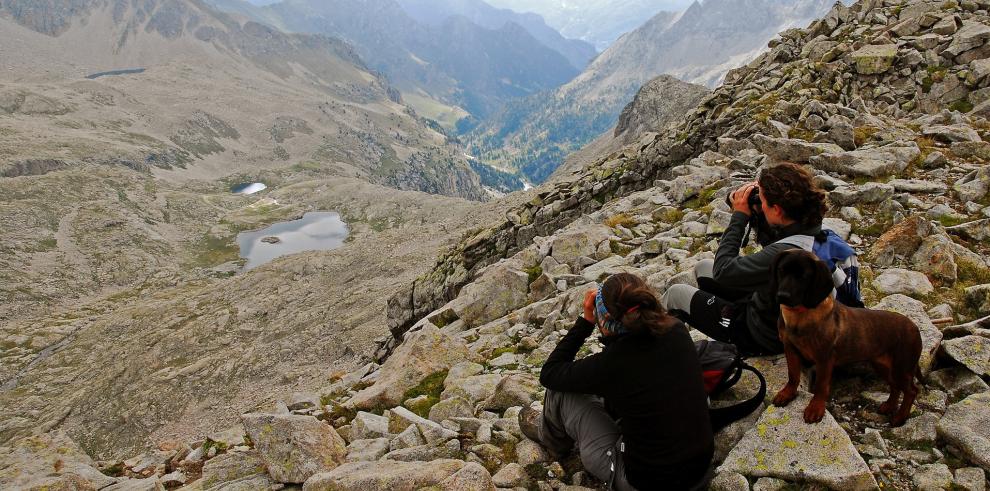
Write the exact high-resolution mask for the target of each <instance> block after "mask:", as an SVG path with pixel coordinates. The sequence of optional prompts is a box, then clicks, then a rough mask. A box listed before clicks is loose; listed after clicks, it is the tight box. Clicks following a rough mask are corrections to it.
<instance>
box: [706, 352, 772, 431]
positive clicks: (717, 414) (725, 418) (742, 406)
mask: <svg viewBox="0 0 990 491" xmlns="http://www.w3.org/2000/svg"><path fill="white" fill-rule="evenodd" d="M739 367H740V368H741V370H739V371H738V373H739V376H741V374H742V370H748V371H750V372H753V373H754V374H755V375H756V377H757V378H759V379H760V390H759V391H757V393H756V395H755V396H753V397H751V398H749V399H747V400H745V401H742V402H740V403H738V404H733V405H731V406H726V407H720V408H710V409H709V410H708V417H709V418H710V419H711V422H712V431H718V430H721V429H722V428H725V427H726V426H729V425H730V424H732V423H733V422H735V421H738V420H740V419H743V418H745V417H746V416H749V414H750V413H752V412H753V411H755V410H756V408H758V407H760V404H763V401H764V400H765V399H766V397H767V380H766V379H765V378H764V377H763V374H762V373H760V371H759V370H757V369H756V368H753V367H752V366H750V365H749V364H747V363H746V362H744V361H741V360H740V361H739ZM736 378H737V379H738V376H736Z"/></svg>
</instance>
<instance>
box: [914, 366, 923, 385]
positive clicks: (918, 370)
mask: <svg viewBox="0 0 990 491" xmlns="http://www.w3.org/2000/svg"><path fill="white" fill-rule="evenodd" d="M914 376H915V377H918V383H922V384H923V383H925V376H924V375H922V374H921V365H918V366H916V367H914Z"/></svg>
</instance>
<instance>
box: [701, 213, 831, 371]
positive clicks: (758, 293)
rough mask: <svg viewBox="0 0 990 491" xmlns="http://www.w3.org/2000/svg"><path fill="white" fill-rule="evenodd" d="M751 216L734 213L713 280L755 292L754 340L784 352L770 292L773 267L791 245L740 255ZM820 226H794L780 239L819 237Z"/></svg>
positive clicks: (751, 301) (750, 303) (750, 305)
mask: <svg viewBox="0 0 990 491" xmlns="http://www.w3.org/2000/svg"><path fill="white" fill-rule="evenodd" d="M748 221H749V217H748V216H746V214H745V213H742V212H738V211H736V212H733V213H732V219H731V220H730V221H729V226H728V227H727V228H726V229H725V232H724V233H723V234H722V239H721V240H720V241H719V243H718V251H716V252H715V268H714V274H713V276H714V279H715V281H717V282H718V283H719V284H720V285H723V286H725V287H728V288H735V289H738V290H744V291H747V292H753V293H752V295H751V296H750V297H749V298H748V299H747V300H746V312H745V318H744V319H745V322H746V328H748V329H749V332H750V334H751V335H752V338H753V340H754V341H756V343H757V344H758V345H759V346H760V347H761V348H763V349H764V350H766V352H767V353H768V354H769V353H782V352H783V351H784V346H783V345H782V344H781V342H780V338H779V337H778V335H777V318H778V317H779V316H780V306H779V305H778V304H777V303H776V301H775V300H774V296H773V295H772V294H771V292H770V265H771V264H772V263H773V258H774V256H776V255H777V253H778V252H780V251H783V250H787V249H793V248H794V246H793V245H790V244H777V243H773V244H770V245H767V246H766V247H764V248H763V249H761V250H760V251H759V252H756V253H753V254H750V255H748V256H740V255H739V248H740V246H741V245H742V241H743V236H744V235H745V234H746V223H747V222H748ZM821 230H822V227H821V224H818V225H816V226H814V227H810V228H807V227H804V226H803V225H800V224H794V225H790V226H787V227H784V228H783V229H781V230H780V232H781V233H780V238H781V239H782V238H784V237H790V236H792V235H812V236H814V235H817V234H818V233H819V232H821Z"/></svg>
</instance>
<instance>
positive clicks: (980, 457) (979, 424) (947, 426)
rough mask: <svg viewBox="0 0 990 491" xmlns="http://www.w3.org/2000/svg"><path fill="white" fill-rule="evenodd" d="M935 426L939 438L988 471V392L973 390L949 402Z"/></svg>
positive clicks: (989, 421) (989, 443) (989, 456)
mask: <svg viewBox="0 0 990 491" xmlns="http://www.w3.org/2000/svg"><path fill="white" fill-rule="evenodd" d="M936 429H937V430H938V436H939V438H942V439H943V440H945V441H946V442H948V443H950V444H952V445H953V446H955V447H956V448H958V449H959V450H961V451H962V452H963V453H965V454H966V458H967V459H969V461H970V462H973V463H974V464H977V465H979V466H980V467H982V468H983V469H984V470H985V471H987V472H990V392H981V393H979V394H973V395H971V396H969V397H967V398H965V399H963V400H961V401H959V402H957V403H955V404H953V405H951V406H949V407H948V409H946V411H945V415H944V416H942V419H940V420H939V422H938V424H937V425H936Z"/></svg>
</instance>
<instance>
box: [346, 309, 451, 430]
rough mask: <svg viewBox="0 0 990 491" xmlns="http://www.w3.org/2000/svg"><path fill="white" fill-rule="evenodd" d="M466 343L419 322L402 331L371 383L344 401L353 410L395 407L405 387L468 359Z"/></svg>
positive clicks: (407, 387) (407, 388)
mask: <svg viewBox="0 0 990 491" xmlns="http://www.w3.org/2000/svg"><path fill="white" fill-rule="evenodd" d="M469 356H470V355H469V352H468V348H467V345H466V344H464V342H463V341H461V340H459V339H454V338H452V337H450V336H448V335H446V334H444V333H442V332H440V329H438V328H437V327H436V326H434V325H433V324H430V323H429V322H423V323H421V324H420V327H419V328H416V327H414V328H413V329H412V330H410V331H409V332H408V333H406V340H405V342H404V343H403V344H402V345H401V346H400V347H399V348H398V349H396V350H395V352H394V353H393V354H392V356H391V357H389V359H388V361H386V362H385V364H384V365H382V367H381V368H380V369H379V372H380V375H379V376H378V378H377V379H376V380H375V383H374V385H372V386H371V387H368V388H366V389H364V390H362V391H360V392H358V393H357V394H355V396H354V397H353V398H352V399H350V400H349V401H347V405H348V406H350V407H353V408H355V409H361V410H368V409H371V408H374V407H376V406H383V407H389V406H395V405H397V404H399V403H401V402H402V398H403V395H404V394H405V393H406V391H407V390H409V389H411V388H413V387H416V386H417V385H419V383H420V382H422V381H423V379H424V378H426V377H428V376H430V375H433V374H435V373H437V372H442V371H444V370H447V369H449V368H450V367H452V366H454V365H456V364H457V363H460V362H462V361H464V360H467V359H468V358H469Z"/></svg>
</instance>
